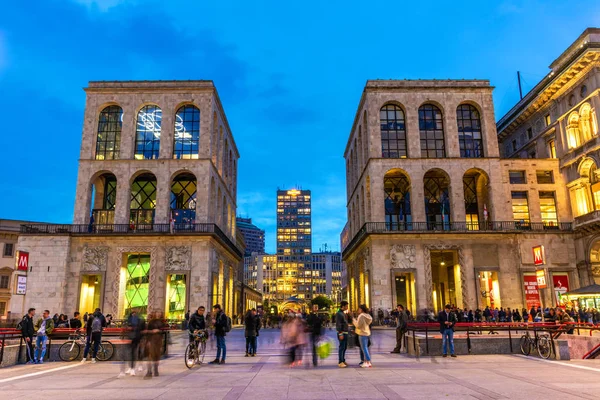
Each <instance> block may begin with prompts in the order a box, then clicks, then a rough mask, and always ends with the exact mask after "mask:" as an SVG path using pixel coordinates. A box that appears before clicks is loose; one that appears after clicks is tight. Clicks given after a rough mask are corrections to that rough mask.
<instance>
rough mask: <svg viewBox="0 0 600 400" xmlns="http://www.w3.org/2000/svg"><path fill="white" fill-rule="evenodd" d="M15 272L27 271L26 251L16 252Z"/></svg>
mask: <svg viewBox="0 0 600 400" xmlns="http://www.w3.org/2000/svg"><path fill="white" fill-rule="evenodd" d="M16 264H17V265H16V267H17V270H19V271H27V270H28V269H29V253H28V252H26V251H17V262H16Z"/></svg>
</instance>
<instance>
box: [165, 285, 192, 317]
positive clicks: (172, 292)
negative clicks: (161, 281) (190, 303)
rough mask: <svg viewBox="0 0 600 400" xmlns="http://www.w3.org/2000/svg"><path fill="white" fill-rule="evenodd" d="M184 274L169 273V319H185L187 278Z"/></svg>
mask: <svg viewBox="0 0 600 400" xmlns="http://www.w3.org/2000/svg"><path fill="white" fill-rule="evenodd" d="M185 278H186V277H185V275H183V274H169V275H167V305H166V306H167V307H166V308H167V312H166V314H167V319H177V320H180V319H183V317H184V315H185V312H186V309H185V306H186V301H185V300H186V289H187V286H186V280H185Z"/></svg>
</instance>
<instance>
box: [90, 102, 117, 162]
mask: <svg viewBox="0 0 600 400" xmlns="http://www.w3.org/2000/svg"><path fill="white" fill-rule="evenodd" d="M122 127H123V109H122V108H121V107H119V106H108V107H105V108H104V109H103V110H102V111H101V112H100V116H99V118H98V136H97V137H96V160H117V159H119V149H120V145H121V128H122Z"/></svg>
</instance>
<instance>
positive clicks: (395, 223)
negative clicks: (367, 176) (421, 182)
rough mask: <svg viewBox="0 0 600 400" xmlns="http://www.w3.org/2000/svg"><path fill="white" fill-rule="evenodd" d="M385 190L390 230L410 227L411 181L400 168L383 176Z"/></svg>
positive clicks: (386, 219)
mask: <svg viewBox="0 0 600 400" xmlns="http://www.w3.org/2000/svg"><path fill="white" fill-rule="evenodd" d="M383 190H384V192H385V199H384V205H385V222H386V224H387V227H388V229H390V230H404V229H409V228H410V226H407V225H405V224H407V223H408V224H409V223H411V222H412V218H411V207H410V182H409V181H408V177H407V176H406V175H405V174H403V173H402V172H400V170H392V171H389V172H387V173H386V174H385V177H384V178H383Z"/></svg>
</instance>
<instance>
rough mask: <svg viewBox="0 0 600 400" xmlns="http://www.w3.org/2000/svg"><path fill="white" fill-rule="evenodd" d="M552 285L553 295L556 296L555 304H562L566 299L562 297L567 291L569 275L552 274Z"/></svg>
mask: <svg viewBox="0 0 600 400" xmlns="http://www.w3.org/2000/svg"><path fill="white" fill-rule="evenodd" d="M552 285H553V287H554V297H556V305H558V306H564V305H565V303H566V300H567V299H566V298H565V297H564V294H565V293H567V292H568V291H569V276H568V275H552Z"/></svg>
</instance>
